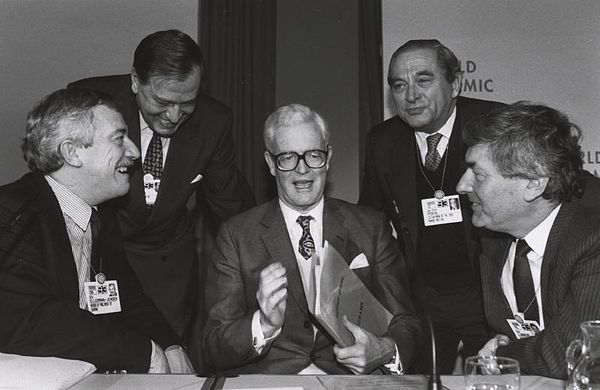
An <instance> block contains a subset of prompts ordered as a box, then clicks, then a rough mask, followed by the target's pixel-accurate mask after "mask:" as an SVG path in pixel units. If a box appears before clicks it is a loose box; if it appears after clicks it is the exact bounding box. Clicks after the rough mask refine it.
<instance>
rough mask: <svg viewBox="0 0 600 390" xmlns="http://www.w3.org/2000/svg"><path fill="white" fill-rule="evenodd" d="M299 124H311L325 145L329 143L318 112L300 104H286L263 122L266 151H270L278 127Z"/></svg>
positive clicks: (324, 125) (325, 125)
mask: <svg viewBox="0 0 600 390" xmlns="http://www.w3.org/2000/svg"><path fill="white" fill-rule="evenodd" d="M300 123H313V124H314V125H315V126H316V127H317V129H318V130H319V132H320V133H321V136H322V137H323V140H324V141H325V143H327V144H328V143H329V130H328V129H327V123H326V122H325V120H324V119H323V117H322V116H321V115H320V114H319V113H318V112H316V111H315V110H312V109H310V108H309V107H307V106H304V105H302V104H288V105H286V106H282V107H279V108H278V109H277V110H276V111H275V112H273V113H272V114H271V115H269V117H268V118H267V120H266V121H265V130H264V134H263V136H264V141H265V147H266V148H267V150H272V147H273V138H274V137H275V130H277V129H278V128H280V127H286V126H292V125H296V124H300Z"/></svg>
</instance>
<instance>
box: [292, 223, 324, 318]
mask: <svg viewBox="0 0 600 390" xmlns="http://www.w3.org/2000/svg"><path fill="white" fill-rule="evenodd" d="M312 219H313V217H311V216H310V215H300V216H299V217H298V219H297V220H296V222H298V223H299V224H300V226H302V237H300V243H299V244H298V251H299V252H300V254H301V255H302V257H304V258H305V259H306V260H308V259H310V275H309V280H308V292H307V294H306V300H307V304H308V307H309V309H310V310H312V311H313V312H314V309H315V299H316V296H317V275H316V272H315V268H316V267H317V266H318V265H319V256H316V255H314V256H313V254H315V241H314V240H313V238H312V236H311V234H310V221H311V220H312Z"/></svg>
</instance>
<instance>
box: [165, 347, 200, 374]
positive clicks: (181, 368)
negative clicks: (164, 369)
mask: <svg viewBox="0 0 600 390" xmlns="http://www.w3.org/2000/svg"><path fill="white" fill-rule="evenodd" d="M165 356H166V357H167V361H168V362H169V368H170V369H171V373H172V374H193V373H194V367H193V366H192V362H191V361H190V358H189V357H188V355H187V354H186V353H185V351H184V350H183V349H182V348H181V347H180V346H179V345H171V346H170V347H167V348H166V349H165Z"/></svg>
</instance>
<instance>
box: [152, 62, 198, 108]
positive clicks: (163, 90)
mask: <svg viewBox="0 0 600 390" xmlns="http://www.w3.org/2000/svg"><path fill="white" fill-rule="evenodd" d="M144 87H145V88H146V89H147V90H148V91H149V93H150V95H152V97H154V98H155V99H159V100H165V101H170V102H185V101H188V100H193V99H195V98H196V95H197V94H198V90H199V89H200V71H199V70H198V69H194V70H193V71H192V72H191V73H190V74H189V75H188V77H187V78H186V79H184V80H178V79H177V78H175V77H171V76H152V77H150V78H149V79H148V82H147V83H146V84H144Z"/></svg>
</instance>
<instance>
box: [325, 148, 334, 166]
mask: <svg viewBox="0 0 600 390" xmlns="http://www.w3.org/2000/svg"><path fill="white" fill-rule="evenodd" d="M331 156H333V146H331V145H327V162H326V163H325V168H326V169H327V170H329V161H331Z"/></svg>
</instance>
